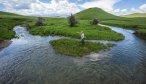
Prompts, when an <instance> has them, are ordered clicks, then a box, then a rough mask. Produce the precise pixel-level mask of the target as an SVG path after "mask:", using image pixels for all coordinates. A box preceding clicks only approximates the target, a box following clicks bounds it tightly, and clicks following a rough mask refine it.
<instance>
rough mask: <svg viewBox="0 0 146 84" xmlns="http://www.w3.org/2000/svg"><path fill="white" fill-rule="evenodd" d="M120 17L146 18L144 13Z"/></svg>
mask: <svg viewBox="0 0 146 84" xmlns="http://www.w3.org/2000/svg"><path fill="white" fill-rule="evenodd" d="M121 17H127V18H133V17H146V13H133V14H129V15H123V16H121Z"/></svg>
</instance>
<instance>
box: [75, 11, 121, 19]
mask: <svg viewBox="0 0 146 84" xmlns="http://www.w3.org/2000/svg"><path fill="white" fill-rule="evenodd" d="M75 16H76V17H77V18H78V19H84V20H88V19H94V18H98V19H100V20H105V19H106V20H107V19H117V18H120V17H118V16H115V15H112V14H110V13H107V12H105V11H103V10H102V9H100V8H89V9H86V10H83V11H81V12H79V13H77V14H75Z"/></svg>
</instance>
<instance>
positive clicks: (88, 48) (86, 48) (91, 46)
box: [50, 39, 114, 57]
mask: <svg viewBox="0 0 146 84" xmlns="http://www.w3.org/2000/svg"><path fill="white" fill-rule="evenodd" d="M50 43H51V45H52V47H53V48H54V49H55V50H56V51H57V52H58V53H61V54H65V55H68V56H73V57H81V56H84V55H88V54H89V53H91V52H96V53H98V52H99V51H101V50H106V49H109V48H110V47H112V46H114V45H113V44H107V45H105V44H102V43H95V42H85V45H81V44H80V42H79V41H76V40H71V39H59V40H53V41H50Z"/></svg>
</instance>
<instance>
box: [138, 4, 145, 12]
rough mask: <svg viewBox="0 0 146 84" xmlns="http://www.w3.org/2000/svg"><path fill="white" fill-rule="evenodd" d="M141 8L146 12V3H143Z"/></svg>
mask: <svg viewBox="0 0 146 84" xmlns="http://www.w3.org/2000/svg"><path fill="white" fill-rule="evenodd" d="M139 8H140V10H141V11H142V12H145V13H146V4H143V5H141V6H140V7H139Z"/></svg>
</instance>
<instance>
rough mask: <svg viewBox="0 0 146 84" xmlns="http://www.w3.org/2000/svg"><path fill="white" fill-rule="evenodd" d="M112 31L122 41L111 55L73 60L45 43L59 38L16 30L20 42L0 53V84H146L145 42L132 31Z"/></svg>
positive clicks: (17, 40) (13, 42)
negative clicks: (120, 35)
mask: <svg viewBox="0 0 146 84" xmlns="http://www.w3.org/2000/svg"><path fill="white" fill-rule="evenodd" d="M111 29H112V30H114V31H116V32H119V33H122V34H123V35H124V36H125V39H124V40H122V41H119V42H117V43H116V44H117V46H115V47H113V48H112V49H111V50H110V51H106V52H101V53H99V54H96V53H91V54H90V55H87V56H84V57H82V58H73V57H69V56H64V55H61V54H58V53H55V51H54V50H53V49H52V47H51V45H50V44H49V43H48V42H49V41H50V40H53V39H59V38H62V37H57V36H54V37H52V36H48V37H41V36H33V35H30V34H29V33H28V32H27V31H26V30H25V28H23V27H20V26H16V27H15V28H14V31H15V32H16V35H17V37H19V38H14V39H12V43H11V45H10V46H8V47H7V48H5V49H3V50H2V51H0V84H146V80H145V78H146V42H145V41H144V40H142V39H140V38H138V37H136V36H135V35H133V34H132V33H133V32H134V31H132V30H126V29H123V28H119V27H111ZM102 42H104V41H102ZM105 42H107V41H105Z"/></svg>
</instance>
